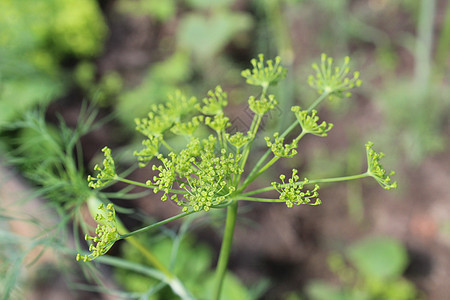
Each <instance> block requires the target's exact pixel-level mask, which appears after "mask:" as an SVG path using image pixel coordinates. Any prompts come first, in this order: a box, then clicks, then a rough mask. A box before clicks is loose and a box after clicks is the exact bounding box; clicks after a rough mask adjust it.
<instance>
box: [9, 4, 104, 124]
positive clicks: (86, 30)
mask: <svg viewBox="0 0 450 300" xmlns="http://www.w3.org/2000/svg"><path fill="white" fill-rule="evenodd" d="M0 28H2V34H1V37H0V124H5V123H7V122H8V121H11V120H12V119H14V118H15V117H17V116H19V115H20V114H22V113H23V112H24V111H25V110H27V109H28V108H30V107H32V106H33V105H35V104H37V103H47V102H49V101H51V100H52V99H54V98H56V97H58V96H60V95H62V93H63V92H64V91H65V89H66V88H67V87H68V84H69V80H68V78H67V75H66V73H65V71H64V69H63V67H62V63H63V62H64V61H65V60H68V59H72V58H75V59H80V58H92V57H95V56H96V55H98V54H99V53H100V51H101V50H102V48H103V42H104V39H105V37H106V34H107V27H106V24H105V21H104V19H103V15H102V13H101V11H100V9H99V7H98V5H97V3H96V1H94V0H68V1H58V0H23V1H12V0H4V1H0Z"/></svg>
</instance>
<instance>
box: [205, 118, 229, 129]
mask: <svg viewBox="0 0 450 300" xmlns="http://www.w3.org/2000/svg"><path fill="white" fill-rule="evenodd" d="M205 124H206V125H208V126H209V127H211V128H212V129H214V130H215V131H216V132H220V131H222V130H225V129H226V128H228V127H230V126H231V123H230V119H229V118H228V117H225V116H224V115H222V114H220V115H215V116H214V117H206V118H205Z"/></svg>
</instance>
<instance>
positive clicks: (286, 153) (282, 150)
mask: <svg viewBox="0 0 450 300" xmlns="http://www.w3.org/2000/svg"><path fill="white" fill-rule="evenodd" d="M273 136H274V138H275V141H274V142H271V141H270V138H269V137H265V140H266V143H267V147H269V148H270V149H271V150H272V152H273V154H274V155H275V156H278V157H293V156H294V155H296V154H297V150H296V148H297V142H296V141H295V140H294V141H292V143H290V144H285V143H284V138H280V136H279V133H278V132H275V133H274V134H273Z"/></svg>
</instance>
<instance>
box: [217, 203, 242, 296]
mask: <svg viewBox="0 0 450 300" xmlns="http://www.w3.org/2000/svg"><path fill="white" fill-rule="evenodd" d="M237 210H238V202H237V201H233V203H231V205H230V206H228V207H227V220H226V223H225V233H224V236H223V240H222V247H221V248H220V254H219V261H218V262H217V268H216V278H215V283H214V294H213V299H214V300H220V295H221V292H222V286H223V280H224V278H225V274H226V271H227V265H228V259H229V257H230V252H231V244H232V243H233V235H234V227H235V225H236V216H237Z"/></svg>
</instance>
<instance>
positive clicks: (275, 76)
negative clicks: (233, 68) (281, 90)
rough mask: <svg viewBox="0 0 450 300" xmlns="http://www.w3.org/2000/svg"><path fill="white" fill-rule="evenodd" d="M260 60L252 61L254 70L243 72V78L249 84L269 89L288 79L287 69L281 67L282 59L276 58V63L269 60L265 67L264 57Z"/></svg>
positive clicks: (261, 56)
mask: <svg viewBox="0 0 450 300" xmlns="http://www.w3.org/2000/svg"><path fill="white" fill-rule="evenodd" d="M258 58H259V60H256V59H252V60H251V64H252V66H253V69H252V70H250V69H247V70H244V71H242V72H241V75H242V77H244V78H246V79H247V83H248V84H251V85H257V86H261V87H262V88H268V87H269V86H270V85H276V84H277V83H278V81H280V80H281V79H283V78H284V77H286V73H287V69H286V68H283V67H282V66H281V65H280V63H281V58H280V57H279V56H277V57H275V63H274V62H273V61H272V60H267V61H266V65H267V66H264V55H262V54H260V55H258Z"/></svg>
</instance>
